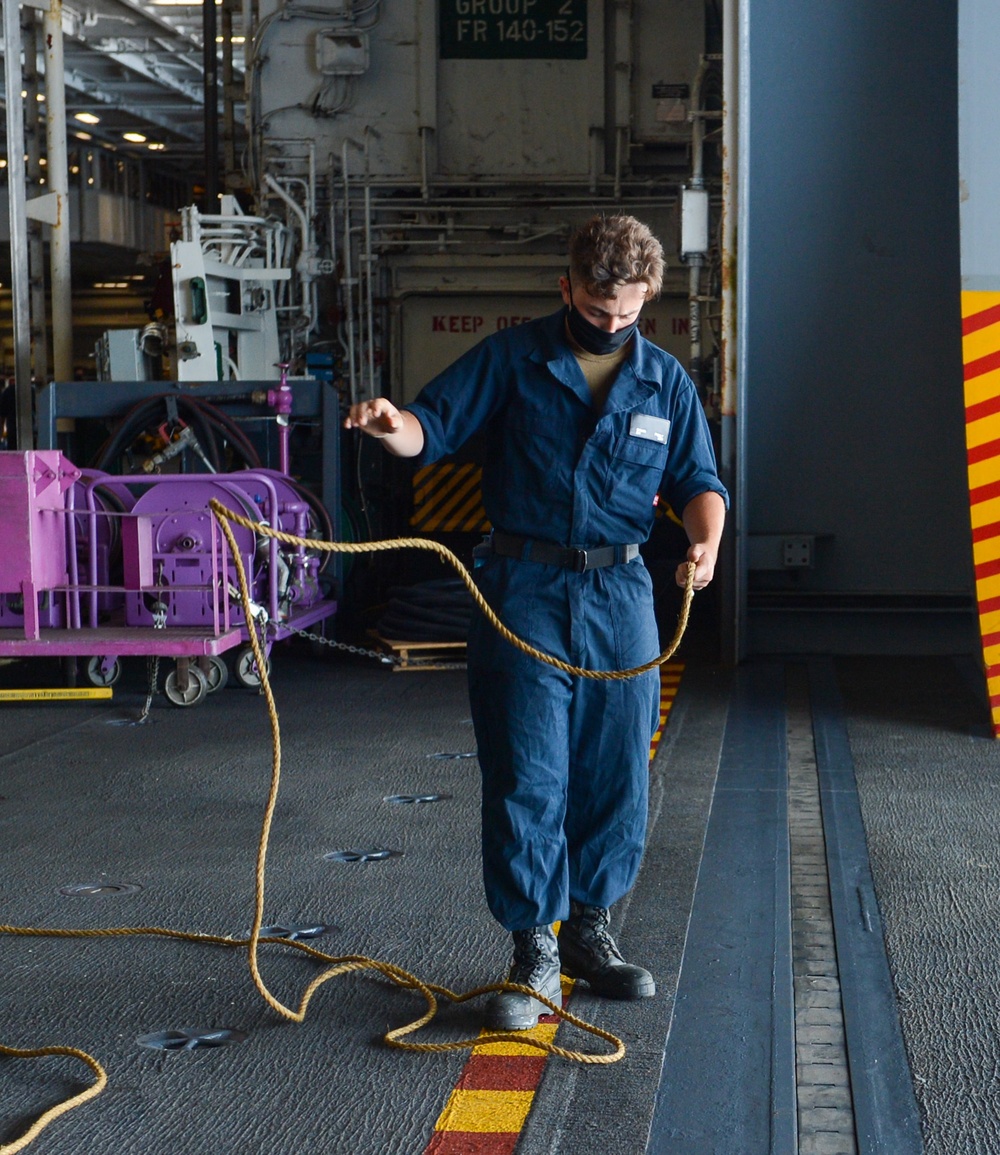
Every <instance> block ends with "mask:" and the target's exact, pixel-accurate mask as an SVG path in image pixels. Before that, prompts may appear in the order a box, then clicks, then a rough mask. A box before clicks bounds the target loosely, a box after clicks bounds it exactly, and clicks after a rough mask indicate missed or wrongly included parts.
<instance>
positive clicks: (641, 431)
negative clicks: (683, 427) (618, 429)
mask: <svg viewBox="0 0 1000 1155" xmlns="http://www.w3.org/2000/svg"><path fill="white" fill-rule="evenodd" d="M669 432H670V422H669V421H668V420H667V419H666V418H665V417H651V416H650V415H649V414H647V413H633V414H632V418H631V422H630V424H629V430H628V433H629V437H641V438H642V439H643V440H644V441H659V443H660V444H661V445H666V443H667V434H668V433H669Z"/></svg>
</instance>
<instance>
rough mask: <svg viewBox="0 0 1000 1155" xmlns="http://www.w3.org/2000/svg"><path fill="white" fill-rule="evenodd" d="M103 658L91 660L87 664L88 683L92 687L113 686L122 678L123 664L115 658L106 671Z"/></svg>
mask: <svg viewBox="0 0 1000 1155" xmlns="http://www.w3.org/2000/svg"><path fill="white" fill-rule="evenodd" d="M103 661H104V659H103V658H91V659H90V661H89V662H88V663H87V681H88V682H89V683H90V684H91V685H92V686H113V685H114V684H115V682H117V681H118V679H119V678H120V677H121V676H122V664H121V662H119V661H118V659H117V658H115V659H114V660H113V661H112V663H111V665H110V666H108V667H107V668H106V669H105V668H104V665H103Z"/></svg>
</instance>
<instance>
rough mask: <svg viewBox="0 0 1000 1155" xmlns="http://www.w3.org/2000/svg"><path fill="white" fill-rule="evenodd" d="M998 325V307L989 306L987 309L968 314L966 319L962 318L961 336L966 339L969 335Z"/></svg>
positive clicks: (999, 312)
mask: <svg viewBox="0 0 1000 1155" xmlns="http://www.w3.org/2000/svg"><path fill="white" fill-rule="evenodd" d="M998 323H1000V305H991V306H990V307H989V308H988V309H983V310H982V311H981V312H978V313H970V314H969V316H968V317H963V318H962V336H963V337H967V336H968V335H969V334H970V333H975V332H978V330H980V329H986V328H987V327H988V326H990V325H996V324H998Z"/></svg>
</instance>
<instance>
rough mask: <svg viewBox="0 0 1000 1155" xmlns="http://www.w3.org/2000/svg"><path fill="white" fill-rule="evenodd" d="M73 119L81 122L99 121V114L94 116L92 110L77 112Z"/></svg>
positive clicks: (94, 122) (93, 122)
mask: <svg viewBox="0 0 1000 1155" xmlns="http://www.w3.org/2000/svg"><path fill="white" fill-rule="evenodd" d="M73 119H74V120H78V121H80V123H81V124H100V123H101V118H100V117H99V116H94V114H93V113H92V112H78V113H77V114H76V115H75V116H74V118H73Z"/></svg>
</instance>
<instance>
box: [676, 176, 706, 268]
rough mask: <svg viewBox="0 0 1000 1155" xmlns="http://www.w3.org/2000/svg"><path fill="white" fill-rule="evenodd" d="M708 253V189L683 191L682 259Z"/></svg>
mask: <svg viewBox="0 0 1000 1155" xmlns="http://www.w3.org/2000/svg"><path fill="white" fill-rule="evenodd" d="M707 252H708V189H703V188H682V189H681V247H680V254H681V257H691V256H704V255H705V254H706V253H707Z"/></svg>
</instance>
